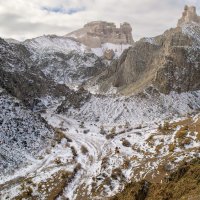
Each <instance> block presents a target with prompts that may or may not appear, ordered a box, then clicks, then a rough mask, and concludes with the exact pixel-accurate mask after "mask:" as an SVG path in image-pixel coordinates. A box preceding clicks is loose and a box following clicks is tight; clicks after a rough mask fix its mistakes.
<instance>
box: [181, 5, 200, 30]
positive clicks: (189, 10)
mask: <svg viewBox="0 0 200 200" xmlns="http://www.w3.org/2000/svg"><path fill="white" fill-rule="evenodd" d="M190 22H196V23H200V16H198V15H197V13H196V7H194V6H190V7H189V6H185V8H184V11H183V14H182V17H181V18H180V19H179V20H178V27H180V26H182V25H184V24H187V23H190Z"/></svg>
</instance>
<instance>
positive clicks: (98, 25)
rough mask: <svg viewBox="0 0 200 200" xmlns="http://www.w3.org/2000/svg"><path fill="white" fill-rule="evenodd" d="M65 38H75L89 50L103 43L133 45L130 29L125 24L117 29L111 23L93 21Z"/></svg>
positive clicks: (129, 26)
mask: <svg viewBox="0 0 200 200" xmlns="http://www.w3.org/2000/svg"><path fill="white" fill-rule="evenodd" d="M66 36H67V37H72V38H76V39H77V40H78V41H79V42H81V43H83V44H85V45H86V46H88V47H90V48H99V47H101V45H102V44H104V43H112V44H129V45H131V44H133V37H132V28H131V25H130V24H128V23H126V22H125V23H122V24H120V27H119V28H118V27H116V25H115V24H114V23H111V22H105V21H94V22H90V23H87V24H85V25H84V27H83V28H81V29H79V30H77V31H74V32H72V33H69V34H67V35H66Z"/></svg>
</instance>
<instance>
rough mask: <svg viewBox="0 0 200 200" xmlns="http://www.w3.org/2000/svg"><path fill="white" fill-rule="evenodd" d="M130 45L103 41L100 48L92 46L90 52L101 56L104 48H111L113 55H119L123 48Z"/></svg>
mask: <svg viewBox="0 0 200 200" xmlns="http://www.w3.org/2000/svg"><path fill="white" fill-rule="evenodd" d="M130 46H131V45H129V44H112V43H105V44H102V46H101V48H92V49H91V50H92V52H93V53H94V54H96V55H97V56H98V57H102V56H103V54H104V52H105V51H106V50H113V51H114V53H115V57H120V56H121V54H122V53H123V51H124V50H125V49H128V48H129V47H130Z"/></svg>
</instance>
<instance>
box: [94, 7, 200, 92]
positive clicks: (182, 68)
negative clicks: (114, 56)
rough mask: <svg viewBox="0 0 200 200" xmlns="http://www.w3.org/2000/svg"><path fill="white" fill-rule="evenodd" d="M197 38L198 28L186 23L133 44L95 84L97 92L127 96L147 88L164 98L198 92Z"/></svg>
mask: <svg viewBox="0 0 200 200" xmlns="http://www.w3.org/2000/svg"><path fill="white" fill-rule="evenodd" d="M188 12H189V11H188ZM190 12H191V11H190ZM189 16H190V15H188V18H189ZM191 19H192V18H191ZM199 38H200V24H198V23H187V26H184V27H176V28H174V29H170V30H167V31H166V32H165V33H164V34H162V35H160V36H157V37H154V38H143V39H141V40H140V41H138V42H135V44H134V45H133V46H132V47H130V48H129V49H127V50H126V51H124V52H123V54H122V55H121V57H120V58H119V59H118V60H116V61H114V62H112V65H111V67H110V68H109V69H108V70H107V72H104V73H102V75H101V76H99V77H98V78H99V79H98V80H95V83H99V92H100V93H101V92H102V93H105V92H109V91H110V90H112V89H113V88H114V89H115V90H114V91H117V92H118V93H121V94H125V95H129V94H130V95H131V94H133V93H140V92H142V91H144V90H146V89H147V88H149V86H153V88H156V89H157V90H158V91H159V92H161V93H164V94H168V93H170V92H171V91H176V92H180V93H181V92H187V91H195V90H199V89H200V51H199V49H200V40H199Z"/></svg>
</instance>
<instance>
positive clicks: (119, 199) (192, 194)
mask: <svg viewBox="0 0 200 200" xmlns="http://www.w3.org/2000/svg"><path fill="white" fill-rule="evenodd" d="M199 178H200V160H199V159H195V160H192V161H191V162H188V163H187V162H186V163H183V164H182V165H181V166H180V167H179V168H178V169H177V170H176V171H175V172H173V173H171V174H170V175H169V176H167V177H166V178H165V181H164V182H163V183H157V184H156V183H150V182H148V181H141V182H138V183H130V184H128V185H127V186H126V187H125V189H124V190H123V192H122V193H120V194H118V195H116V196H115V197H113V198H111V199H110V200H138V199H140V200H155V199H157V200H163V199H169V200H177V199H180V200H184V199H192V200H198V199H199V198H200V185H199Z"/></svg>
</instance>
